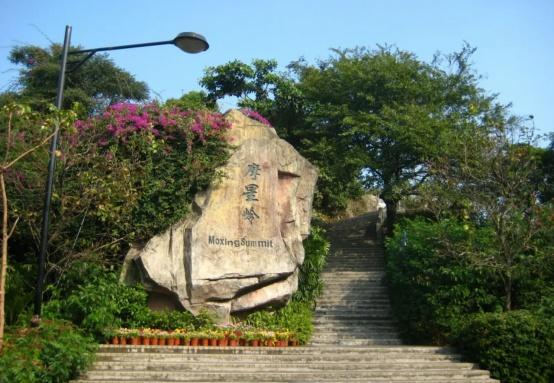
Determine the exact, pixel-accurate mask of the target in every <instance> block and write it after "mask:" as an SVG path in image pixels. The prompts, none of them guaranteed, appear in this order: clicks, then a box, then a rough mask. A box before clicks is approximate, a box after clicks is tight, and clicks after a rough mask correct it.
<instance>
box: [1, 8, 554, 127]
mask: <svg viewBox="0 0 554 383" xmlns="http://www.w3.org/2000/svg"><path fill="white" fill-rule="evenodd" d="M0 5H1V8H0V9H2V12H1V13H0V90H5V89H7V87H8V86H9V84H10V83H12V82H13V80H14V79H15V78H16V75H17V71H16V69H15V67H14V66H13V65H12V64H10V63H9V62H8V61H7V59H6V58H7V56H8V54H9V51H10V49H11V48H12V47H14V46H16V45H22V44H35V45H39V46H47V45H48V44H49V41H54V42H60V43H61V41H62V40H63V34H64V28H65V25H67V24H69V25H71V26H72V27H73V36H72V43H73V44H74V45H81V46H83V47H85V48H96V47H101V46H110V45H120V44H131V43H139V42H149V41H159V40H168V39H171V38H173V37H175V36H176V35H177V34H178V33H179V32H183V31H193V32H197V33H200V34H203V35H204V36H206V38H207V39H208V41H209V43H210V49H209V50H208V51H207V52H204V53H201V54H198V55H188V54H184V53H182V52H181V51H179V50H178V49H176V48H175V47H173V46H169V45H168V46H160V47H151V48H141V49H134V50H126V51H119V52H112V53H110V57H111V58H112V59H113V60H114V62H115V63H116V64H117V65H118V66H120V67H122V68H124V69H126V70H127V71H129V72H131V73H132V74H133V75H135V77H136V78H137V79H138V80H141V81H145V82H146V83H147V84H148V85H149V87H150V89H151V92H152V96H153V97H155V98H159V99H161V100H165V99H167V98H171V97H179V96H180V95H181V94H183V93H184V92H187V91H190V90H197V89H199V88H200V86H199V85H198V79H199V78H200V77H201V76H202V73H203V69H204V68H205V67H207V66H213V65H219V64H223V63H226V62H228V61H230V60H233V59H240V60H242V61H245V62H250V61H251V60H252V59H254V58H264V59H269V58H274V59H276V60H277V61H278V62H279V64H280V65H281V66H283V67H284V66H285V65H286V64H288V63H289V62H290V61H292V60H296V59H298V58H299V57H304V58H306V60H308V62H314V61H315V60H317V59H318V58H319V59H324V58H326V57H328V56H329V54H330V52H329V48H352V47H355V46H369V47H375V46H376V44H381V45H384V44H389V45H391V44H392V45H395V46H397V47H398V48H400V49H403V50H408V51H411V52H413V53H415V54H416V55H417V56H418V58H420V59H422V60H425V61H430V60H431V59H432V57H433V54H434V53H435V52H437V51H441V52H444V53H449V52H453V51H456V50H459V49H460V48H461V47H462V45H463V43H464V41H467V42H468V43H469V44H471V45H472V46H475V47H477V52H476V54H475V55H474V56H473V62H474V64H475V68H476V69H477V71H478V72H479V73H480V74H481V75H483V76H484V78H483V80H482V81H481V85H482V87H483V88H484V89H486V90H487V91H489V92H491V93H499V100H500V101H502V102H512V103H513V112H514V113H516V114H519V115H530V114H532V115H534V116H535V120H534V121H535V124H536V127H537V130H538V131H539V132H540V133H547V132H553V131H554V113H553V109H554V96H553V92H554V73H553V72H554V49H553V46H554V1H552V0H526V1H523V0H518V1H516V0H486V1H485V0H466V1H460V0H433V1H431V0H419V1H416V0H413V1H410V0H388V1H373V0H365V1H364V0H340V1H339V0H311V1H308V0H275V1H269V0H267V1H264V0H258V1H254V0H232V1H224V0H220V1H216V0H181V1H178V0H158V1H146V0H134V1H130V0H119V1H117V0H112V1H105V0H95V1H88V0H81V1H79V0H72V1H65V0H59V1H44V0H42V1H38V0H20V1H15V0H0ZM231 106H232V105H231V104H230V103H229V102H228V104H227V105H222V107H223V109H226V108H228V107H231Z"/></svg>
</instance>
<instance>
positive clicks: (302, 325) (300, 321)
mask: <svg viewBox="0 0 554 383" xmlns="http://www.w3.org/2000/svg"><path fill="white" fill-rule="evenodd" d="M312 319H313V314H312V306H311V304H310V303H307V302H298V301H292V302H290V303H289V304H288V305H286V306H285V307H283V308H281V309H279V310H276V311H257V312H254V313H252V314H250V315H248V316H247V317H246V319H245V320H244V323H245V324H248V325H251V326H254V327H257V328H265V329H269V330H279V329H287V330H290V331H293V332H294V333H295V335H296V337H297V338H298V341H299V342H300V344H306V343H307V342H308V341H309V340H310V337H311V335H312V332H313V324H312Z"/></svg>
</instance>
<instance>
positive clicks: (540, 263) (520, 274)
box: [425, 117, 554, 310]
mask: <svg viewBox="0 0 554 383" xmlns="http://www.w3.org/2000/svg"><path fill="white" fill-rule="evenodd" d="M444 141H448V143H449V144H448V148H449V150H448V152H447V153H445V155H444V156H443V157H437V158H435V159H434V160H432V161H430V167H429V169H430V171H429V174H431V175H432V182H431V183H429V184H428V185H427V186H426V189H427V190H426V193H425V194H426V199H427V201H428V204H429V206H431V207H432V208H433V209H436V211H437V216H438V218H444V217H448V216H452V215H455V216H457V217H458V218H459V219H463V220H466V222H467V227H468V230H471V228H472V227H484V228H487V229H488V230H491V231H492V233H493V235H491V244H490V246H487V247H486V248H481V249H476V250H475V251H471V252H467V253H466V254H465V257H467V258H468V259H469V260H470V261H471V262H472V263H473V264H474V265H476V266H477V267H481V268H484V269H488V270H492V271H493V272H495V273H496V274H497V275H499V276H500V278H501V279H502V281H503V285H504V299H505V302H504V307H505V309H506V310H511V309H512V308H513V296H514V290H515V284H516V283H517V282H519V281H523V282H525V281H526V280H527V279H529V278H531V279H533V278H536V279H544V278H545V277H546V278H551V276H550V277H549V276H548V274H551V273H552V265H554V263H553V256H552V254H554V250H553V249H554V248H553V246H554V242H553V239H554V238H553V236H552V234H551V233H552V231H553V230H554V227H553V224H552V222H553V220H552V217H553V214H554V210H553V208H552V205H551V203H541V201H540V198H539V197H540V187H541V185H540V184H538V183H537V182H535V180H536V179H537V174H539V173H540V161H539V159H538V157H537V153H538V152H537V150H536V148H535V147H534V146H533V143H534V140H533V135H532V134H531V133H530V132H529V130H528V129H526V127H525V125H524V124H523V121H521V120H520V119H518V118H515V117H509V118H505V119H504V124H501V125H492V126H491V127H490V129H489V130H488V131H485V130H478V129H474V130H467V131H465V132H448V134H446V135H445V136H444V137H442V140H439V142H444ZM533 275H534V276H533Z"/></svg>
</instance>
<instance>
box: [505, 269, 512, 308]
mask: <svg viewBox="0 0 554 383" xmlns="http://www.w3.org/2000/svg"><path fill="white" fill-rule="evenodd" d="M504 292H505V293H506V301H505V303H504V305H505V309H506V311H510V310H511V309H512V276H511V275H507V276H506V277H505V278H504Z"/></svg>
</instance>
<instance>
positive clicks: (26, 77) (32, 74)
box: [2, 44, 148, 113]
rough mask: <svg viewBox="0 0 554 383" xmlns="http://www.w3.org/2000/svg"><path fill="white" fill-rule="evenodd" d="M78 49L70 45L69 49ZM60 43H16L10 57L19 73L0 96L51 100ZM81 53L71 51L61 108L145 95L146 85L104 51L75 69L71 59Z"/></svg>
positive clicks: (97, 106) (89, 108) (99, 106)
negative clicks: (45, 46) (40, 45)
mask: <svg viewBox="0 0 554 383" xmlns="http://www.w3.org/2000/svg"><path fill="white" fill-rule="evenodd" d="M76 49H79V47H72V48H71V49H70V51H71V50H76ZM61 51H62V47H61V45H59V44H51V45H50V46H49V47H48V48H41V47H38V46H34V45H24V46H17V47H15V48H13V49H12V50H11V52H10V56H9V60H10V61H11V62H12V63H14V64H16V65H18V66H19V67H20V70H19V77H18V79H17V81H16V83H15V84H14V86H13V87H12V90H11V91H10V92H8V93H6V94H4V95H3V97H2V98H4V99H6V98H11V99H15V100H16V101H18V102H25V103H28V104H31V105H35V106H38V105H43V104H47V103H54V101H55V97H56V89H57V81H58V74H59V65H60V64H59V63H60V56H61ZM82 58H83V56H82V55H70V56H69V62H68V74H67V78H66V84H65V92H64V108H69V107H70V106H71V105H72V104H73V103H75V102H78V103H79V104H81V105H82V106H83V107H84V110H85V111H86V112H88V113H91V112H97V111H100V110H103V109H105V108H106V107H107V106H108V105H110V104H113V103H116V102H122V101H128V100H134V101H144V100H146V99H147V98H148V87H147V85H146V84H145V83H144V82H141V81H137V80H135V78H134V77H133V75H131V74H130V73H129V72H127V71H125V70H123V69H121V68H119V67H117V66H116V65H115V64H114V63H113V61H111V60H110V59H109V58H108V57H107V55H102V54H97V55H95V56H93V57H92V58H90V59H89V60H88V61H87V62H86V63H85V64H83V65H82V66H81V67H79V68H78V69H77V70H75V71H71V69H72V67H73V65H72V63H76V62H79V61H80V59H82Z"/></svg>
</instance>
